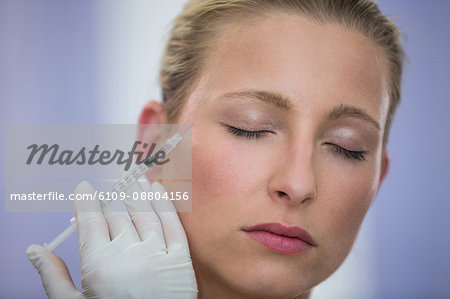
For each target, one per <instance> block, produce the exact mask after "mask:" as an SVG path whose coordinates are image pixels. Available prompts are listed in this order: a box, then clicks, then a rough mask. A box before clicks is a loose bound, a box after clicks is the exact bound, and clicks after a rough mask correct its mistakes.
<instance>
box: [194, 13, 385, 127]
mask: <svg viewBox="0 0 450 299" xmlns="http://www.w3.org/2000/svg"><path fill="white" fill-rule="evenodd" d="M216 38H217V40H216V41H215V42H214V44H213V45H212V46H211V48H210V49H209V53H208V55H207V57H208V58H207V60H206V62H205V64H204V68H203V71H202V76H201V77H202V78H201V80H200V83H199V87H200V88H205V90H204V92H206V93H215V94H217V93H226V92H230V91H236V90H239V89H240V90H243V89H256V90H261V89H263V90H272V91H276V92H279V93H282V94H283V95H285V96H287V97H289V98H292V99H294V100H295V103H294V104H298V105H301V104H302V103H303V104H304V103H308V104H309V105H310V106H311V107H314V106H317V105H321V104H324V103H329V102H330V101H332V102H334V103H349V104H354V105H358V106H359V107H361V108H364V109H366V110H367V111H369V112H371V114H372V115H373V116H375V117H376V118H378V119H379V120H380V123H384V120H385V116H386V115H385V114H386V111H387V105H388V103H387V101H388V99H387V90H386V86H387V85H386V80H385V79H386V76H385V75H386V73H387V72H386V71H385V69H386V68H385V66H386V64H385V60H384V56H383V55H382V53H381V51H380V50H379V49H378V48H377V46H376V45H375V43H374V42H372V41H371V40H369V39H368V38H366V37H364V36H363V35H362V34H359V33H356V32H353V31H350V30H347V29H345V28H344V27H343V26H342V25H339V24H333V23H324V24H322V23H317V22H313V21H311V20H309V19H307V18H304V17H299V16H287V15H274V16H273V17H268V18H264V19H263V18H260V17H259V18H254V19H253V20H251V21H246V22H245V23H243V22H239V21H230V22H229V23H228V24H227V25H226V26H224V27H223V28H222V30H221V31H220V34H218V36H217V37H216ZM202 85H203V86H202Z"/></svg>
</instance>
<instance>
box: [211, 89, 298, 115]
mask: <svg viewBox="0 0 450 299" xmlns="http://www.w3.org/2000/svg"><path fill="white" fill-rule="evenodd" d="M219 98H220V99H229V98H244V99H255V100H260V101H263V102H265V103H268V104H271V105H274V106H276V107H277V108H279V109H281V110H284V111H291V110H293V106H292V104H291V102H290V101H289V99H288V98H286V97H284V96H282V95H281V94H279V93H277V92H273V91H263V90H243V91H238V92H230V93H226V94H223V95H222V96H220V97H219Z"/></svg>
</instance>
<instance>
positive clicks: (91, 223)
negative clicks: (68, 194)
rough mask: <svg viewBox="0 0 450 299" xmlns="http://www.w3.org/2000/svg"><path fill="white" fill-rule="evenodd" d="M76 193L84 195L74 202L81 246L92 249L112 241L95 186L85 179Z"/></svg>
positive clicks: (79, 244)
mask: <svg viewBox="0 0 450 299" xmlns="http://www.w3.org/2000/svg"><path fill="white" fill-rule="evenodd" d="M74 193H75V194H81V195H82V196H84V199H83V200H75V204H74V205H75V217H76V219H77V223H78V224H77V225H78V246H79V248H80V249H85V250H88V251H91V250H95V249H96V248H98V247H100V246H104V245H106V244H107V243H108V242H109V241H110V238H109V230H108V224H107V223H106V220H105V217H104V215H103V212H102V209H101V206H100V202H99V201H98V199H97V198H95V190H94V188H92V186H91V184H89V183H88V182H86V181H84V182H81V183H80V184H79V185H78V186H77V188H76V189H75V192H74ZM80 253H81V252H80Z"/></svg>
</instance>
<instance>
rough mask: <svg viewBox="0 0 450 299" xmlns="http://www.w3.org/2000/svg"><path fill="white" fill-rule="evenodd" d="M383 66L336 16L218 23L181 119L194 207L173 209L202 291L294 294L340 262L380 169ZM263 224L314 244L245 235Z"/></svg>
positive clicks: (373, 48)
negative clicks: (188, 135)
mask: <svg viewBox="0 0 450 299" xmlns="http://www.w3.org/2000/svg"><path fill="white" fill-rule="evenodd" d="M385 69H386V68H385V60H384V58H383V56H382V55H381V53H380V52H379V51H378V49H377V48H376V46H375V45H374V43H373V42H372V41H370V40H368V39H367V38H365V37H363V36H362V35H360V34H358V33H355V32H350V31H348V30H346V29H344V28H343V27H341V26H340V25H336V24H318V23H314V22H312V21H310V20H308V19H305V18H302V17H295V16H274V17H273V18H267V19H264V20H256V21H254V22H251V25H250V23H247V24H236V23H232V24H230V25H228V26H227V27H226V28H225V29H224V30H223V31H221V33H220V36H219V37H218V39H217V41H216V42H215V44H214V46H213V48H212V49H210V51H209V55H208V59H207V61H206V62H205V66H204V68H203V71H202V74H201V76H200V79H199V81H198V84H197V85H196V86H195V88H194V90H193V92H192V93H191V95H190V97H189V98H188V99H187V103H186V106H185V108H184V110H183V112H182V115H181V118H180V121H179V122H180V123H192V124H193V140H192V142H193V148H192V153H193V157H192V158H193V168H192V174H193V209H192V212H190V213H179V216H180V219H181V221H182V223H183V225H184V228H185V230H186V233H187V236H188V239H189V244H190V250H191V255H192V259H193V262H194V267H195V271H196V273H197V275H198V283H199V287H200V290H201V291H202V293H203V294H206V293H207V292H210V291H211V290H216V291H217V292H218V294H221V296H225V294H226V293H225V292H226V291H225V290H228V291H229V292H231V291H233V292H236V293H234V294H231V293H230V296H231V297H233V298H238V294H242V295H247V296H249V295H254V296H255V297H258V298H263V297H273V298H282V297H294V296H296V295H299V294H302V293H305V292H307V291H308V290H309V289H310V288H311V287H313V286H314V285H316V284H318V283H319V282H321V281H323V280H324V279H325V278H326V277H328V276H329V275H330V274H331V273H333V272H334V271H335V270H336V268H337V267H338V266H339V265H340V264H341V263H342V262H343V260H344V258H345V257H346V255H347V254H348V252H349V251H350V249H351V247H352V244H353V242H354V240H355V237H356V235H357V232H358V229H359V227H360V224H361V222H362V220H363V218H364V215H365V214H366V212H367V210H368V208H369V206H370V205H371V203H372V201H373V199H374V197H375V195H376V193H377V190H378V188H379V185H380V182H381V180H382V177H383V176H384V173H385V172H384V171H383V169H382V164H383V163H382V161H383V159H385V160H386V161H387V156H386V154H385V153H384V152H383V144H382V140H383V134H384V124H385V121H386V115H387V108H388V95H387V92H388V91H387V82H386V76H385V75H386V71H385ZM264 223H279V224H281V225H284V226H288V227H293V226H294V227H300V228H302V229H304V230H306V231H307V232H308V233H309V235H310V236H311V237H312V241H311V240H310V243H311V244H307V243H306V242H303V241H300V240H299V239H298V238H288V237H283V236H280V235H279V234H277V233H276V232H275V233H273V232H272V233H270V232H267V231H266V232H261V231H260V232H257V230H253V231H252V232H250V230H252V229H251V227H253V226H255V225H258V224H264ZM266 229H267V228H266ZM269 230H270V228H269ZM292 232H293V233H295V230H292ZM278 233H279V232H278Z"/></svg>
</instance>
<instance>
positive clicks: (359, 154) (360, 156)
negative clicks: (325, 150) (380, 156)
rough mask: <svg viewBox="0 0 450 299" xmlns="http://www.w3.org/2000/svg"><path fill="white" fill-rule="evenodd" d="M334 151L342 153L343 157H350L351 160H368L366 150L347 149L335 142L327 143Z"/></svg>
mask: <svg viewBox="0 0 450 299" xmlns="http://www.w3.org/2000/svg"><path fill="white" fill-rule="evenodd" d="M327 144H328V145H329V146H330V147H331V150H332V151H333V152H335V153H336V154H338V155H340V156H341V157H343V158H346V159H349V160H355V161H358V162H360V161H366V162H367V159H366V154H367V152H365V151H351V150H348V149H345V148H343V147H341V146H339V145H336V144H333V143H327Z"/></svg>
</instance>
